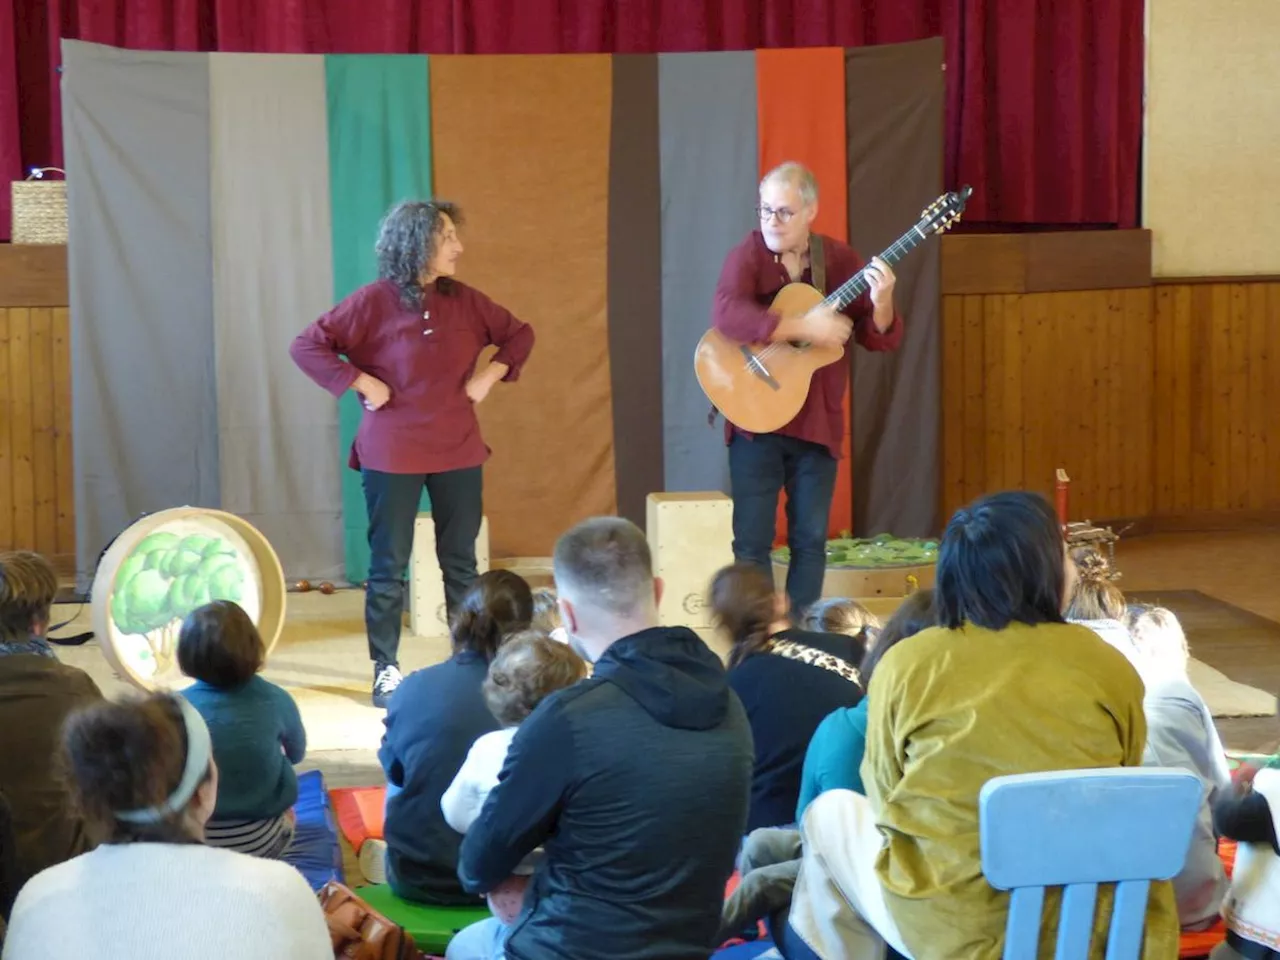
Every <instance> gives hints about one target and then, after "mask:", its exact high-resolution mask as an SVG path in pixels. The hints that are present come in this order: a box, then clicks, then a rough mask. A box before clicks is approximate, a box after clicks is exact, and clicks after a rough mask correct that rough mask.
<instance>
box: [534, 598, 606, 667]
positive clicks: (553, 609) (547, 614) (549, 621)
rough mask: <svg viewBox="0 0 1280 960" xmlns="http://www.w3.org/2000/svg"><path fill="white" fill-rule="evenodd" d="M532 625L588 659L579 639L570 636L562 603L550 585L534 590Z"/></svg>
mask: <svg viewBox="0 0 1280 960" xmlns="http://www.w3.org/2000/svg"><path fill="white" fill-rule="evenodd" d="M530 627H531V629H533V630H537V631H539V632H541V633H545V634H546V635H547V636H549V637H550V638H551V639H552V640H559V641H560V642H561V643H567V644H568V645H569V646H570V647H572V648H573V652H574V653H576V654H577V655H578V656H580V657H581V658H582V659H583V660H587V655H586V653H585V651H583V649H582V648H581V647H579V646H578V643H577V641H576V640H574V639H573V638H572V637H571V636H569V631H567V630H566V629H565V628H564V620H563V619H562V618H561V616H560V603H559V601H558V600H557V599H556V592H555V591H554V590H552V589H551V588H550V587H539V588H538V589H537V590H535V591H533V623H532V624H531V625H530ZM587 676H591V663H590V661H587Z"/></svg>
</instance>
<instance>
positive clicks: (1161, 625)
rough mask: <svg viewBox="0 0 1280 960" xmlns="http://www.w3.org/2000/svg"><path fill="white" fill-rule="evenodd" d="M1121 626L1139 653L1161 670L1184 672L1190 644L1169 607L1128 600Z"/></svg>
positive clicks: (1189, 653) (1189, 655)
mask: <svg viewBox="0 0 1280 960" xmlns="http://www.w3.org/2000/svg"><path fill="white" fill-rule="evenodd" d="M1125 626H1127V627H1128V628H1129V634H1130V636H1132V637H1133V645H1134V646H1135V647H1136V648H1137V650H1138V652H1139V653H1140V654H1141V655H1142V656H1143V657H1145V658H1146V659H1148V660H1150V661H1153V662H1155V663H1156V664H1158V665H1159V666H1160V667H1161V668H1163V669H1165V670H1175V671H1176V672H1178V673H1183V674H1185V673H1186V671H1187V663H1188V662H1189V661H1190V660H1191V647H1190V646H1189V645H1188V644H1187V635H1186V634H1185V633H1184V632H1183V630H1182V624H1181V623H1179V622H1178V618H1177V617H1176V616H1175V615H1174V613H1173V611H1172V610H1169V609H1168V608H1166V607H1156V606H1150V605H1148V604H1145V603H1135V604H1131V605H1130V606H1129V608H1128V610H1127V611H1126V612H1125Z"/></svg>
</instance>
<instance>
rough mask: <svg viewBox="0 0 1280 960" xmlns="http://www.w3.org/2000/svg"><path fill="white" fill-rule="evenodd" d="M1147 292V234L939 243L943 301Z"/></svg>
mask: <svg viewBox="0 0 1280 960" xmlns="http://www.w3.org/2000/svg"><path fill="white" fill-rule="evenodd" d="M1149 286H1151V231H1150V230H1078V231H1071V230H1068V231H1062V232H1056V233H993V234H977V233H975V234H952V235H950V236H946V237H943V238H942V292H943V294H944V295H945V294H965V293H1051V292H1054V291H1059V290H1114V289H1123V288H1131V287H1149Z"/></svg>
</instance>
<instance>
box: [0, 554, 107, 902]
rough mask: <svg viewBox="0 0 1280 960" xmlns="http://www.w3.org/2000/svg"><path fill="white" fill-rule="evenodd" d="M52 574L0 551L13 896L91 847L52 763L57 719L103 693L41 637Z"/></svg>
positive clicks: (3, 770) (34, 560)
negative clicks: (62, 660)
mask: <svg viewBox="0 0 1280 960" xmlns="http://www.w3.org/2000/svg"><path fill="white" fill-rule="evenodd" d="M57 593H58V578H57V575H56V574H55V573H54V571H53V567H52V566H50V565H49V562H48V561H47V560H45V558H44V557H42V556H40V555H39V554H35V553H25V552H23V553H5V554H0V731H3V733H2V734H0V794H3V795H4V797H5V798H6V799H7V801H8V804H9V808H10V814H11V816H10V819H11V824H12V829H13V836H14V840H15V844H16V850H15V851H14V864H13V871H14V873H13V877H12V878H11V883H12V885H13V886H12V891H11V893H12V895H14V896H16V895H17V892H18V890H19V889H20V888H21V887H22V885H23V884H24V883H25V882H26V881H27V879H28V878H30V877H32V876H34V875H35V874H37V873H39V872H40V871H41V870H43V869H45V868H46V867H51V866H53V865H54V864H56V863H61V862H62V861H64V860H67V859H69V858H71V857H74V856H76V855H77V854H79V853H83V852H84V851H85V850H87V849H89V846H90V843H89V840H88V838H87V836H86V833H85V829H84V824H83V822H82V821H81V819H80V817H79V816H78V815H77V814H76V813H75V812H74V811H73V809H72V807H71V803H70V794H69V792H68V789H67V786H66V782H65V779H64V777H63V776H62V773H61V771H60V770H58V768H57V757H58V743H59V740H58V738H59V736H60V735H61V732H62V724H63V721H64V720H65V719H66V718H67V716H68V714H70V713H71V712H72V711H73V710H75V709H76V708H77V707H82V706H85V705H87V704H90V703H95V702H98V701H100V700H101V699H102V693H101V692H100V691H99V690H98V687H97V685H96V684H95V683H94V682H93V680H92V679H90V677H89V675H88V674H87V673H85V672H84V671H83V670H79V669H77V668H75V667H71V666H67V665H65V664H62V663H59V662H58V659H57V658H56V657H55V656H54V652H53V648H52V647H51V646H50V645H49V642H48V640H46V639H45V634H46V631H47V630H48V628H49V622H50V621H49V612H50V609H51V608H52V605H53V601H54V598H55V597H56V596H57Z"/></svg>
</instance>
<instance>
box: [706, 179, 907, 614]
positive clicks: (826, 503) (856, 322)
mask: <svg viewBox="0 0 1280 960" xmlns="http://www.w3.org/2000/svg"><path fill="white" fill-rule="evenodd" d="M758 213H759V217H760V229H758V230H753V231H752V232H751V233H750V234H748V235H747V236H746V238H745V239H743V241H742V242H741V243H739V244H738V245H737V246H736V247H734V248H733V249H732V250H730V251H729V255H728V256H727V257H726V258H725V261H724V266H723V268H722V269H721V273H720V280H719V282H718V283H717V285H716V293H715V301H714V304H713V306H712V324H713V326H714V327H715V328H716V329H717V330H718V331H719V332H720V333H722V334H723V335H724V336H726V337H728V338H729V339H731V340H734V341H737V342H739V343H762V342H766V341H784V340H785V341H793V342H805V343H812V344H815V345H831V346H841V345H843V344H845V343H846V342H847V341H848V339H849V337H850V336H852V337H853V339H854V340H855V342H857V343H859V344H861V345H862V346H863V347H864V348H865V349H867V350H894V349H896V348H897V347H898V345H899V344H900V343H901V342H902V330H903V321H902V318H901V317H899V316H898V315H897V313H896V312H895V310H894V305H893V286H894V280H895V278H894V274H893V271H892V270H891V269H890V267H889V265H888V264H887V263H885V262H884V261H883V260H881V259H880V258H878V257H877V258H875V259H873V260H872V261H871V264H870V265H869V266H868V267H867V273H866V277H867V282H868V285H869V292H868V294H867V295H864V296H861V297H859V298H858V299H856V300H854V301H853V302H852V303H851V304H850V305H849V306H848V307H847V308H846V309H845V310H844V311H843V312H841V313H836V312H835V311H833V310H831V309H830V308H828V307H824V306H819V307H817V308H815V309H813V310H811V311H809V312H808V313H806V314H804V315H802V316H799V317H795V318H789V319H782V318H780V317H779V316H778V315H777V314H774V313H771V312H770V311H769V304H770V302H771V301H772V300H773V298H774V296H775V295H776V294H777V293H778V291H779V290H781V289H782V288H783V287H784V286H786V285H787V284H788V283H793V282H796V281H801V282H805V283H814V281H815V273H816V274H817V277H816V279H817V281H818V282H817V283H815V284H814V285H815V286H820V287H821V288H822V292H823V293H826V292H827V291H829V290H832V289H834V288H835V287H837V286H839V285H840V284H842V283H844V282H845V281H846V280H848V279H849V278H850V277H852V276H853V275H854V274H856V273H857V272H858V271H859V270H861V269H862V268H863V262H862V259H861V257H859V256H858V254H857V252H855V251H854V250H853V248H852V247H850V246H849V245H848V244H846V243H842V242H841V241H839V240H836V239H834V238H832V237H826V236H822V237H819V236H818V235H817V234H813V233H812V232H811V227H812V224H813V220H814V217H816V216H817V213H818V185H817V181H816V180H815V179H814V176H813V174H812V173H811V172H810V171H809V170H808V169H806V168H805V167H803V166H801V165H800V164H798V163H784V164H782V165H781V166H779V167H777V168H775V169H774V170H771V171H770V172H769V173H768V174H766V175H765V177H764V179H763V180H761V181H760V202H759V207H758ZM815 241H817V242H815ZM811 249H817V250H819V251H820V254H819V255H820V258H821V261H822V262H821V263H820V265H819V269H818V270H817V271H814V270H813V269H812V264H811V262H810V261H811V254H810V251H811ZM824 267H825V269H823V268H824ZM848 386H849V363H848V361H847V360H843V361H839V362H836V363H832V364H829V365H827V366H825V367H822V368H820V369H819V370H818V371H817V372H816V373H815V374H814V376H813V380H812V382H811V384H810V388H809V393H808V397H807V399H806V400H805V403H804V406H803V407H802V408H801V410H800V412H799V413H798V414H797V415H796V416H795V418H794V419H792V420H791V422H790V423H788V424H786V425H785V426H783V427H780V428H779V429H778V430H776V431H774V432H773V433H761V434H750V433H747V432H746V431H744V430H741V429H739V428H738V427H735V426H733V425H732V424H730V423H728V422H726V423H725V440H726V442H727V444H728V446H729V478H730V484H731V486H732V494H733V553H734V557H735V558H736V559H737V560H738V561H739V562H751V563H758V564H760V565H761V566H763V567H764V568H765V569H766V570H771V569H772V568H771V563H770V558H769V553H770V550H771V549H772V547H773V538H774V534H775V531H776V522H775V518H776V516H777V511H778V494H779V491H781V490H783V489H785V490H786V491H787V543H788V546H789V547H790V549H791V565H790V569H789V570H788V571H787V596H788V597H789V598H790V601H791V608H792V612H793V614H794V615H796V616H799V615H801V614H802V613H803V612H804V611H805V610H806V609H807V608H808V607H809V606H810V605H811V604H813V603H814V602H815V601H816V600H817V599H818V598H819V597H820V596H821V595H822V581H823V577H824V575H825V573H826V543H827V526H828V523H829V522H830V514H831V497H832V493H833V491H834V489H835V481H836V464H837V461H838V460H839V458H840V454H841V444H842V439H843V437H844V436H845V423H844V393H845V390H846V389H847V388H848Z"/></svg>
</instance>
